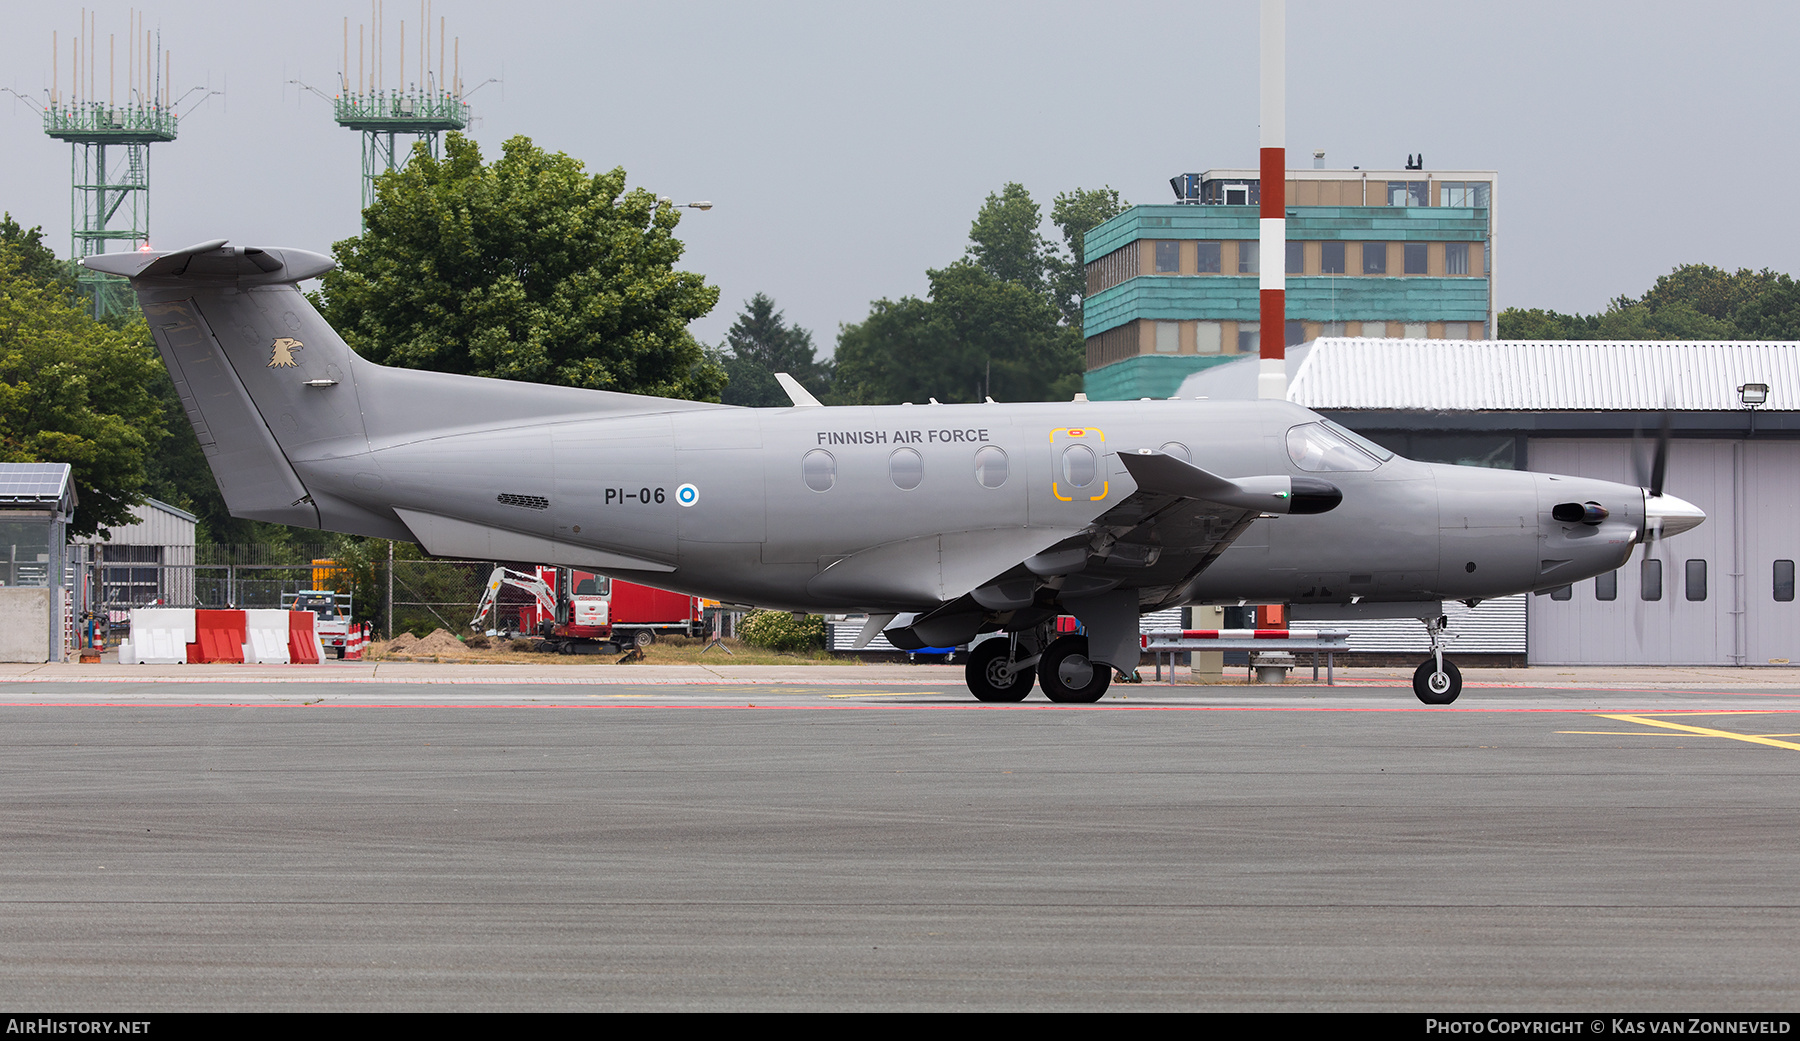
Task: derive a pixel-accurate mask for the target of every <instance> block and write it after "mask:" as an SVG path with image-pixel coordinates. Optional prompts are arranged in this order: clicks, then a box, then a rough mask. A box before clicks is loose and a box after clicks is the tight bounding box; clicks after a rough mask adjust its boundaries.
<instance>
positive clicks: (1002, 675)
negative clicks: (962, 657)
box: [963, 636, 1033, 701]
mask: <svg viewBox="0 0 1800 1041" xmlns="http://www.w3.org/2000/svg"><path fill="white" fill-rule="evenodd" d="M1011 656H1012V641H1011V640H1010V639H1008V638H1006V637H1004V636H1002V637H999V638H997V639H993V640H985V641H983V642H982V643H979V644H977V645H976V646H975V649H974V650H972V651H970V652H969V661H968V664H966V665H964V666H963V675H964V677H965V678H966V679H967V682H968V684H969V693H971V694H973V695H975V700H976V701H1024V700H1025V695H1027V694H1030V693H1031V680H1032V677H1033V673H1032V671H1031V670H1030V669H1018V670H1014V671H1012V672H1011V673H1010V674H1008V673H1007V671H1006V669H1005V665H1006V663H1007V662H1008V661H1009V660H1010V659H1011Z"/></svg>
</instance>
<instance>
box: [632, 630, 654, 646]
mask: <svg viewBox="0 0 1800 1041" xmlns="http://www.w3.org/2000/svg"><path fill="white" fill-rule="evenodd" d="M655 642H656V633H654V632H652V631H650V630H649V629H639V630H638V631H637V632H636V633H634V634H633V635H632V637H631V645H632V646H633V647H636V648H637V649H638V650H640V651H641V650H643V649H644V648H646V647H648V646H650V645H651V644H653V643H655Z"/></svg>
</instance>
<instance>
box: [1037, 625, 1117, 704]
mask: <svg viewBox="0 0 1800 1041" xmlns="http://www.w3.org/2000/svg"><path fill="white" fill-rule="evenodd" d="M1087 652H1088V641H1087V637H1085V636H1064V637H1062V638H1061V639H1059V640H1057V641H1056V642H1055V643H1052V644H1051V645H1050V647H1049V648H1048V649H1047V650H1045V651H1044V656H1043V657H1042V658H1039V659H1038V664H1037V676H1038V686H1040V687H1043V688H1044V696H1045V697H1047V698H1049V699H1050V700H1051V701H1056V702H1061V703H1063V704H1074V705H1086V704H1091V703H1092V702H1095V701H1099V700H1100V698H1101V696H1102V695H1104V694H1105V693H1106V688H1107V687H1109V686H1111V685H1112V669H1111V668H1109V667H1108V666H1105V665H1096V664H1094V663H1093V662H1090V661H1088V656H1087Z"/></svg>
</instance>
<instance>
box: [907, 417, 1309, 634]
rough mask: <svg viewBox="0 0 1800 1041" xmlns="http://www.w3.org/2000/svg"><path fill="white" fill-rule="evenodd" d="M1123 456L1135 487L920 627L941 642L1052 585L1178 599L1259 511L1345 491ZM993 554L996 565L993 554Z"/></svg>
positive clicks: (1070, 592)
mask: <svg viewBox="0 0 1800 1041" xmlns="http://www.w3.org/2000/svg"><path fill="white" fill-rule="evenodd" d="M1119 459H1120V461H1121V462H1122V463H1123V464H1124V466H1125V468H1126V470H1127V471H1129V472H1130V474H1131V476H1132V480H1133V481H1134V482H1135V483H1136V484H1137V489H1136V490H1135V491H1133V492H1132V493H1131V494H1130V495H1128V496H1126V497H1125V498H1124V499H1123V500H1121V501H1120V502H1119V503H1118V504H1117V505H1115V506H1113V507H1112V508H1111V509H1109V510H1107V511H1106V512H1105V513H1102V514H1101V515H1100V516H1098V517H1096V518H1094V520H1093V521H1092V522H1091V523H1090V524H1089V525H1087V526H1086V527H1084V528H1082V529H1081V530H1079V531H1074V532H1068V533H1067V534H1065V535H1064V536H1063V537H1062V538H1060V539H1057V540H1056V541H1054V542H1053V543H1051V544H1048V545H1045V546H1044V548H1042V549H1040V550H1038V551H1037V552H1036V553H1033V554H1031V555H1030V556H1026V557H1024V558H1023V559H1022V560H1021V562H1020V563H1018V564H1017V565H1014V566H1011V567H1009V568H1007V569H1006V570H1005V571H1004V572H1002V573H1000V574H998V575H996V576H995V577H994V578H992V579H990V580H987V581H985V582H982V583H981V584H978V585H976V584H971V587H970V588H969V591H968V592H967V593H965V594H963V595H961V596H952V597H947V598H946V599H945V600H944V602H942V603H941V604H940V605H939V606H938V607H937V608H935V609H933V610H931V611H928V612H926V613H925V614H922V615H919V616H918V618H917V619H916V620H915V621H914V622H913V623H912V625H913V627H914V628H916V629H920V630H921V631H922V632H924V637H923V638H924V639H925V640H926V641H927V642H932V640H931V635H930V632H929V631H928V630H930V629H931V627H932V624H933V623H934V622H935V623H937V625H938V627H939V628H941V629H942V630H944V631H952V630H955V629H956V628H957V627H958V626H959V625H966V624H969V622H970V620H971V619H972V618H974V617H975V616H978V615H980V614H981V613H982V612H983V611H992V612H1004V611H1019V610H1025V609H1028V608H1031V607H1033V606H1035V605H1037V604H1038V603H1039V601H1040V600H1042V599H1043V597H1044V594H1045V593H1046V591H1047V590H1048V589H1050V588H1054V589H1055V590H1057V591H1058V593H1059V594H1060V596H1062V597H1063V598H1070V597H1075V598H1080V597H1089V596H1098V595H1100V594H1103V593H1109V592H1112V591H1114V590H1120V589H1124V590H1133V591H1135V592H1136V593H1137V595H1138V605H1139V608H1140V610H1144V611H1152V610H1159V609H1161V608H1164V607H1169V606H1173V605H1175V604H1179V603H1182V602H1183V601H1184V600H1186V598H1187V596H1188V591H1189V589H1190V588H1191V586H1192V585H1193V583H1194V580H1195V579H1196V578H1198V577H1199V575H1200V573H1201V572H1203V571H1205V570H1206V568H1207V567H1208V566H1210V565H1211V564H1212V562H1213V561H1215V560H1217V559H1218V557H1219V555H1220V554H1221V553H1223V552H1225V550H1226V549H1227V548H1229V547H1230V546H1231V544H1232V542H1234V541H1235V540H1236V539H1237V538H1238V537H1239V536H1241V535H1242V534H1243V533H1244V531H1245V530H1246V529H1248V528H1249V527H1250V525H1251V524H1252V523H1254V522H1255V521H1256V520H1257V519H1258V518H1260V517H1263V516H1266V515H1270V514H1287V513H1297V514H1306V513H1323V512H1325V511H1327V510H1330V509H1332V508H1334V507H1335V506H1337V504H1338V503H1339V502H1341V501H1342V500H1343V493H1342V492H1341V491H1339V489H1338V488H1337V487H1336V486H1335V485H1333V484H1331V483H1330V482H1328V481H1324V480H1320V479H1318V478H1313V477H1289V476H1286V475H1276V476H1266V477H1240V478H1227V477H1221V476H1219V475H1218V474H1214V473H1212V472H1210V471H1207V470H1204V469H1201V468H1200V467H1197V466H1194V465H1193V464H1191V463H1187V462H1183V461H1182V460H1180V459H1176V458H1175V457H1173V456H1170V455H1167V454H1165V453H1162V452H1159V451H1154V450H1150V449H1141V450H1139V451H1137V452H1129V453H1128V452H1121V453H1120V454H1119ZM987 559H988V560H989V561H990V565H989V570H988V572H987V573H988V574H992V573H993V570H992V559H993V558H992V556H989V557H988V558H987ZM1013 559H1020V558H1018V557H1015V558H1013ZM977 581H979V580H977ZM950 642H956V641H954V640H952V641H950Z"/></svg>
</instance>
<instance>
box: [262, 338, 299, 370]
mask: <svg viewBox="0 0 1800 1041" xmlns="http://www.w3.org/2000/svg"><path fill="white" fill-rule="evenodd" d="M304 346H306V345H305V344H303V343H301V342H300V341H299V340H296V339H294V338H293V337H292V336H277V337H276V338H275V344H274V346H273V347H272V348H271V349H270V351H269V368H271V369H292V368H295V367H296V366H298V365H299V364H300V363H299V362H297V361H295V360H294V352H295V351H297V350H299V349H300V348H302V347H304Z"/></svg>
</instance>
